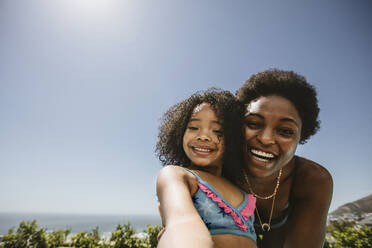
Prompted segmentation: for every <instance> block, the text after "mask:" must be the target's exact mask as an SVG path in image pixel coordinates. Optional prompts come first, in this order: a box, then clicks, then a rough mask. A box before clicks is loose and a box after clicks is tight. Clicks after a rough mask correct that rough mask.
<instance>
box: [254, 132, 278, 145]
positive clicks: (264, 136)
mask: <svg viewBox="0 0 372 248" xmlns="http://www.w3.org/2000/svg"><path fill="white" fill-rule="evenodd" d="M257 139H258V140H259V142H260V143H261V144H262V145H273V144H275V135H274V132H273V131H272V130H268V129H264V130H262V131H261V132H260V133H259V134H258V135H257Z"/></svg>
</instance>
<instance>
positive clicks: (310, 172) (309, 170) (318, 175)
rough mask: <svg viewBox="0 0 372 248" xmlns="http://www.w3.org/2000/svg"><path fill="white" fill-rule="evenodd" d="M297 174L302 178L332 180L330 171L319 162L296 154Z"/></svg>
mask: <svg viewBox="0 0 372 248" xmlns="http://www.w3.org/2000/svg"><path fill="white" fill-rule="evenodd" d="M297 161H298V162H297V163H298V164H297V166H298V172H297V173H298V175H297V176H300V177H301V178H302V179H303V180H311V181H313V180H316V181H324V182H330V181H332V176H331V173H329V171H328V170H327V169H326V168H325V167H324V166H323V165H321V164H319V163H316V162H314V161H312V160H310V159H307V158H303V157H298V156H297Z"/></svg>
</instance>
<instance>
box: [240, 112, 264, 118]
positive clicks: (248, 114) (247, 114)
mask: <svg viewBox="0 0 372 248" xmlns="http://www.w3.org/2000/svg"><path fill="white" fill-rule="evenodd" d="M247 116H256V117H258V118H260V119H264V117H263V116H262V115H260V114H256V113H251V112H248V113H246V114H245V115H244V117H247Z"/></svg>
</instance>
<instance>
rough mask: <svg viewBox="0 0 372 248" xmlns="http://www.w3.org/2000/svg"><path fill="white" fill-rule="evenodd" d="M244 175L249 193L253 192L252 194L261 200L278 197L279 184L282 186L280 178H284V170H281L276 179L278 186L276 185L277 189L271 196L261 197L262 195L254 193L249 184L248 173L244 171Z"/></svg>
mask: <svg viewBox="0 0 372 248" xmlns="http://www.w3.org/2000/svg"><path fill="white" fill-rule="evenodd" d="M243 174H244V178H245V181H246V182H247V184H248V187H249V191H250V192H251V194H252V195H254V196H255V197H257V198H259V199H261V200H267V199H270V198H272V197H273V196H275V195H276V192H277V191H278V188H279V184H280V177H281V176H282V168H280V170H279V175H278V177H277V178H276V185H275V188H274V192H273V193H272V194H271V195H268V196H260V195H257V194H256V193H254V192H253V190H252V186H251V184H250V183H249V180H248V176H247V173H246V172H245V170H243Z"/></svg>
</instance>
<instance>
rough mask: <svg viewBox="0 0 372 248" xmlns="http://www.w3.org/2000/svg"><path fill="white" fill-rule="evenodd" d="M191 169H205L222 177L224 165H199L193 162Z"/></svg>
mask: <svg viewBox="0 0 372 248" xmlns="http://www.w3.org/2000/svg"><path fill="white" fill-rule="evenodd" d="M189 169H191V170H200V171H205V172H208V173H210V174H212V175H214V176H218V177H220V176H221V174H222V167H221V166H217V165H207V166H198V165H196V164H191V165H190V167H189Z"/></svg>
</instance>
